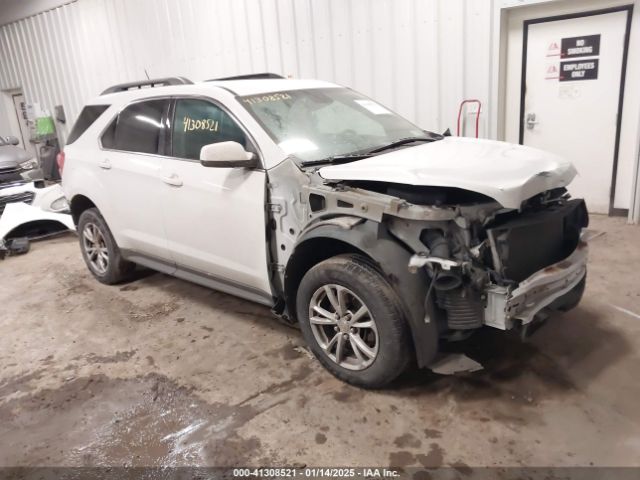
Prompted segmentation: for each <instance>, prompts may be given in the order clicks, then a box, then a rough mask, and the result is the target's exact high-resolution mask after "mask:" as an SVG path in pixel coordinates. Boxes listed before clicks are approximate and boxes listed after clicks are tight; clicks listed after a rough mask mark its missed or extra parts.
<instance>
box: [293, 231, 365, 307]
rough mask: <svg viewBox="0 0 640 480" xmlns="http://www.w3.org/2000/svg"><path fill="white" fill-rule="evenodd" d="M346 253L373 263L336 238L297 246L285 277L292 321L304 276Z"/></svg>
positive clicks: (318, 239)
mask: <svg viewBox="0 0 640 480" xmlns="http://www.w3.org/2000/svg"><path fill="white" fill-rule="evenodd" d="M345 253H357V254H359V255H362V256H363V257H365V258H367V259H369V260H371V261H372V262H373V259H372V258H371V257H369V255H367V254H366V253H365V252H363V251H362V250H360V249H358V248H356V247H354V246H353V245H350V244H348V243H346V242H343V241H340V240H336V239H335V238H327V237H321V238H310V239H309V240H306V241H304V242H302V243H301V244H300V245H297V246H296V249H295V250H294V252H293V254H292V255H291V258H289V262H288V263H287V269H286V271H285V276H284V295H285V301H286V305H287V311H288V315H289V316H290V317H291V318H292V319H295V318H296V294H297V291H298V285H300V281H301V280H302V277H304V274H305V273H307V272H308V271H309V269H311V267H313V266H314V265H317V264H318V263H320V262H322V261H323V260H327V259H328V258H331V257H335V256H336V255H342V254H345Z"/></svg>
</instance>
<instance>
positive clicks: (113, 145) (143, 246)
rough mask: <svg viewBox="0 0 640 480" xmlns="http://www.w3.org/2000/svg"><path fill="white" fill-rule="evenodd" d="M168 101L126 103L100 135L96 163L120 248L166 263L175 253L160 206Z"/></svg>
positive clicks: (162, 192)
mask: <svg viewBox="0 0 640 480" xmlns="http://www.w3.org/2000/svg"><path fill="white" fill-rule="evenodd" d="M169 104H170V100H169V99H152V100H145V101H139V102H135V103H132V104H130V105H128V106H127V107H125V108H124V109H123V110H122V111H121V112H120V114H119V115H118V116H117V118H116V119H114V120H113V122H112V123H111V124H110V125H109V127H108V128H107V129H106V131H105V132H104V134H103V135H102V138H101V142H102V150H101V151H100V158H98V159H97V167H96V168H97V170H98V174H99V175H100V176H101V177H102V179H103V181H104V185H105V186H106V188H107V190H108V191H107V196H108V198H109V199H110V200H109V201H110V203H111V205H112V209H111V211H112V212H113V213H112V217H113V218H107V222H108V223H109V226H110V227H111V230H112V231H113V234H114V236H115V237H116V241H117V242H118V245H119V246H120V248H122V249H126V250H132V251H135V252H137V253H142V254H145V255H146V256H149V257H152V258H154V259H157V260H163V261H166V262H171V256H170V255H169V253H168V250H167V243H166V238H165V231H164V226H163V216H162V208H161V205H162V196H163V195H164V194H165V193H166V188H165V187H166V184H165V183H163V180H167V179H164V178H163V176H162V172H163V168H164V164H165V162H166V159H165V158H164V157H163V156H162V154H163V153H164V140H165V128H164V122H165V119H166V115H167V113H168V110H169ZM167 181H170V180H167Z"/></svg>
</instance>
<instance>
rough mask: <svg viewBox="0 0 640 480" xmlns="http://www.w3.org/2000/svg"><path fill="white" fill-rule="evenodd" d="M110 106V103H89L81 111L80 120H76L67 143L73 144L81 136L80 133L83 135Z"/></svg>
mask: <svg viewBox="0 0 640 480" xmlns="http://www.w3.org/2000/svg"><path fill="white" fill-rule="evenodd" d="M109 107H110V105H87V106H86V107H84V108H83V109H82V111H81V112H80V116H79V117H78V120H76V123H75V125H74V126H73V128H72V129H71V133H70V134H69V138H67V145H71V144H72V143H73V142H75V141H76V140H77V139H78V138H80V135H82V134H83V133H84V132H85V131H86V130H87V128H89V127H90V126H91V125H93V122H95V121H96V120H97V119H98V117H100V115H102V114H103V113H104V111H105V110H106V109H107V108H109Z"/></svg>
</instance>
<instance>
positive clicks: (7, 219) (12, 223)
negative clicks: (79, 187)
mask: <svg viewBox="0 0 640 480" xmlns="http://www.w3.org/2000/svg"><path fill="white" fill-rule="evenodd" d="M41 221H54V222H58V223H60V224H61V226H64V227H66V228H67V229H69V230H72V231H75V229H76V227H75V225H74V224H73V219H72V218H71V215H67V214H64V213H56V212H47V211H44V210H43V209H41V208H38V207H34V206H32V205H27V204H26V203H9V204H7V206H6V207H5V209H4V212H3V213H2V217H0V240H2V239H4V238H5V236H6V235H7V234H9V233H11V232H12V231H13V230H15V229H16V228H18V227H20V226H22V225H27V224H29V223H32V222H34V223H35V222H41Z"/></svg>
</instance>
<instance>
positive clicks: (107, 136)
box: [102, 99, 169, 154]
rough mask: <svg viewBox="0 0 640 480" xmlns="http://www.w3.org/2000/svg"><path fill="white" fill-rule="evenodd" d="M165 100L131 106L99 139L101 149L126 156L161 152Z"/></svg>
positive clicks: (166, 102) (123, 111) (166, 103)
mask: <svg viewBox="0 0 640 480" xmlns="http://www.w3.org/2000/svg"><path fill="white" fill-rule="evenodd" d="M168 102H169V100H165V99H162V100H148V101H144V102H137V103H132V104H131V105H129V106H128V107H127V108H125V109H124V110H122V111H121V112H120V114H119V115H118V118H117V119H116V120H115V121H114V122H113V123H112V124H111V125H110V126H109V128H107V130H106V131H105V133H104V134H103V136H102V146H103V147H105V148H112V149H115V150H123V151H126V152H138V153H153V154H157V153H160V152H161V148H160V144H161V141H162V130H163V125H162V115H163V114H164V112H165V109H166V107H167V105H168Z"/></svg>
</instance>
